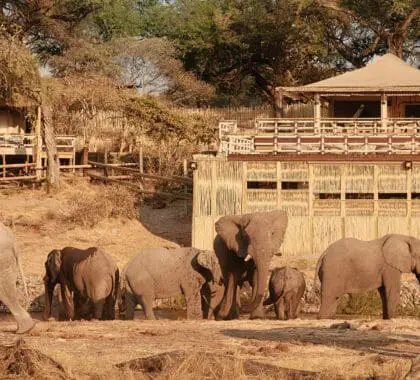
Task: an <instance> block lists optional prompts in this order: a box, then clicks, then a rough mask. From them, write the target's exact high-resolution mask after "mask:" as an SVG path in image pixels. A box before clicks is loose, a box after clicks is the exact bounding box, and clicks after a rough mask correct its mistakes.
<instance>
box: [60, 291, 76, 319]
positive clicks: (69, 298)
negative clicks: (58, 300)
mask: <svg viewBox="0 0 420 380" xmlns="http://www.w3.org/2000/svg"><path fill="white" fill-rule="evenodd" d="M61 297H62V298H63V301H64V307H65V308H66V315H67V319H70V320H71V321H73V320H74V301H73V295H72V294H71V291H70V289H69V287H68V285H67V284H61Z"/></svg>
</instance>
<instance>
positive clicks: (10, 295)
mask: <svg viewBox="0 0 420 380" xmlns="http://www.w3.org/2000/svg"><path fill="white" fill-rule="evenodd" d="M0 289H1V293H0V300H1V301H2V302H3V303H4V304H5V305H6V306H7V308H8V309H9V310H10V312H11V313H12V315H13V317H14V318H15V320H16V322H17V325H18V328H17V330H16V333H17V334H23V333H26V332H28V331H30V330H31V329H32V328H33V327H34V326H35V322H34V321H33V319H32V318H31V316H30V315H29V313H28V312H27V311H26V310H25V309H24V308H23V307H22V306H21V305H20V304H19V295H18V292H17V289H16V281H15V279H14V276H12V275H8V276H5V277H2V278H1V279H0Z"/></svg>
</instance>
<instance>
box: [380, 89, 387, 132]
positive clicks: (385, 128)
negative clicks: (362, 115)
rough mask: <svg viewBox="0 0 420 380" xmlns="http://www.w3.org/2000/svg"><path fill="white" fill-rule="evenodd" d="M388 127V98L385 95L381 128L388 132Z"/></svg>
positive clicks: (382, 98)
mask: <svg viewBox="0 0 420 380" xmlns="http://www.w3.org/2000/svg"><path fill="white" fill-rule="evenodd" d="M387 126H388V97H387V96H386V95H385V94H382V95H381V127H382V131H383V132H388V131H387Z"/></svg>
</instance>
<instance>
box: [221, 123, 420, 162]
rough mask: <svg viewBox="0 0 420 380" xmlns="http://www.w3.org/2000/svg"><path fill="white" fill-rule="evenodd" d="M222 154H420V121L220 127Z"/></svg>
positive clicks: (256, 124)
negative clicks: (239, 127) (248, 128)
mask: <svg viewBox="0 0 420 380" xmlns="http://www.w3.org/2000/svg"><path fill="white" fill-rule="evenodd" d="M219 138H220V149H219V153H221V154H227V155H231V154H341V155H349V154H357V155H361V154H362V155H363V154H364V155H368V154H369V155H371V154H375V155H376V154H384V153H385V154H389V155H391V154H405V155H407V154H409V155H415V154H419V153H420V119H320V120H314V119H313V118H311V119H260V120H256V122H255V128H254V129H251V130H239V129H238V128H237V124H236V123H235V122H234V121H227V122H222V123H220V128H219Z"/></svg>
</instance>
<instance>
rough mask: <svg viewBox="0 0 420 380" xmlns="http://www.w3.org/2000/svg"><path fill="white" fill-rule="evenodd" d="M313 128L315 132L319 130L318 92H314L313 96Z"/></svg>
mask: <svg viewBox="0 0 420 380" xmlns="http://www.w3.org/2000/svg"><path fill="white" fill-rule="evenodd" d="M314 101H315V103H314V127H315V128H314V129H315V133H320V131H321V97H320V96H319V94H316V95H315V97H314Z"/></svg>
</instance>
